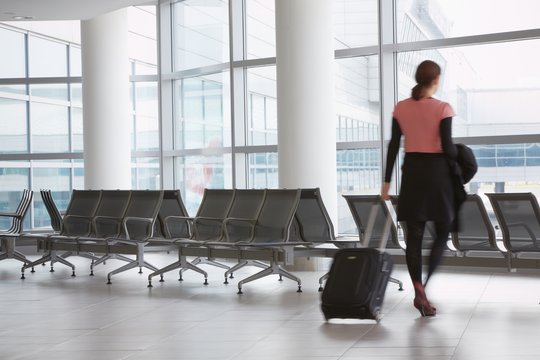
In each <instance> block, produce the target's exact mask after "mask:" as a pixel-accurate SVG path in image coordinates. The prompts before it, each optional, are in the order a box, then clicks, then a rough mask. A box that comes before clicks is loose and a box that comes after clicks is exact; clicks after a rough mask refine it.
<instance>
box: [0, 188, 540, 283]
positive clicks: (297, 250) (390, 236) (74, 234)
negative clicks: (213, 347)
mask: <svg viewBox="0 0 540 360" xmlns="http://www.w3.org/2000/svg"><path fill="white" fill-rule="evenodd" d="M27 197H28V196H27ZM344 197H345V199H346V201H347V203H348V205H349V208H350V210H351V214H352V216H353V219H354V220H355V222H356V225H357V228H358V235H356V236H354V237H341V236H336V235H335V234H334V228H333V225H332V223H331V220H330V218H329V216H328V214H327V212H326V209H325V207H324V204H323V202H322V199H321V196H320V191H319V189H317V188H315V189H295V190H294V189H293V190H287V189H263V190H256V189H248V190H245V189H235V190H234V189H206V190H205V192H204V195H203V199H202V201H201V204H200V206H199V209H198V211H197V214H196V215H195V216H193V217H190V216H189V215H188V214H187V211H186V209H185V207H184V205H183V202H182V199H181V197H180V192H179V191H178V190H164V191H153V190H132V191H128V190H73V192H72V196H71V200H70V203H69V205H68V207H67V209H66V211H65V213H64V214H63V216H62V215H59V212H58V211H56V212H54V211H49V213H50V214H55V215H54V216H55V217H57V218H58V217H59V216H61V219H56V220H55V222H54V224H55V226H54V228H55V232H53V233H47V234H35V233H24V232H20V231H19V232H18V231H12V232H9V233H5V234H3V236H2V239H3V240H2V241H3V243H2V244H3V247H4V248H9V249H10V250H9V253H10V255H11V257H13V258H18V260H20V261H22V262H24V266H23V268H22V276H21V277H22V278H23V279H24V278H25V270H26V269H29V268H31V269H32V271H34V267H35V266H36V265H39V264H44V263H46V262H50V264H51V271H54V270H53V266H54V264H55V263H56V262H59V263H62V264H64V265H67V266H69V267H71V268H72V270H73V273H72V275H73V276H75V266H74V265H73V263H71V262H70V261H69V260H68V258H69V257H70V256H75V255H76V256H84V257H87V258H89V259H90V260H91V265H90V274H91V275H92V274H93V268H94V267H95V266H96V265H97V264H99V263H102V262H104V261H106V260H108V259H111V258H115V259H119V260H122V261H124V262H125V264H124V265H123V266H121V267H119V268H117V269H115V270H113V271H111V272H110V273H108V274H107V283H109V284H110V283H111V277H112V276H113V275H115V274H118V273H120V272H123V271H126V270H129V269H133V268H139V272H141V270H142V268H143V267H145V268H148V269H150V270H151V271H152V273H151V274H150V275H149V276H148V287H152V286H153V285H152V279H153V278H154V277H155V276H158V275H159V276H160V281H163V275H164V274H165V273H167V272H169V271H172V270H178V271H179V274H180V279H182V276H183V272H185V271H187V270H192V271H195V272H197V273H199V274H201V275H203V276H204V284H208V281H207V277H208V274H207V272H206V271H205V270H204V269H203V268H201V267H200V265H202V264H209V265H214V266H218V267H221V268H223V269H224V270H225V271H224V279H225V283H228V279H229V278H232V277H233V274H234V272H236V271H237V270H238V269H240V268H242V267H245V266H256V267H259V268H261V270H260V271H259V272H257V273H255V274H253V275H251V276H249V277H247V278H245V279H242V280H240V281H239V282H238V293H242V287H243V285H244V284H246V283H248V282H251V281H254V280H257V279H259V278H262V277H265V276H267V275H271V274H277V275H279V277H280V279H281V278H282V277H286V278H289V279H291V280H293V281H296V283H297V284H298V291H301V279H300V278H299V277H298V276H296V275H294V274H292V273H291V272H289V271H287V270H286V269H285V267H284V265H292V264H294V261H295V259H296V258H298V257H309V258H312V257H327V258H330V257H332V256H333V255H334V254H335V252H336V251H337V250H339V249H341V248H344V247H378V248H385V249H387V251H389V252H397V253H399V252H401V254H402V253H403V249H404V248H405V247H406V244H405V241H404V239H405V237H404V236H403V234H404V233H405V232H406V229H405V228H404V227H402V226H401V225H400V224H399V223H397V222H396V221H395V216H394V208H395V206H396V204H397V201H398V199H397V198H394V199H393V201H392V202H385V201H382V200H381V199H380V197H379V196H377V195H345V196H344ZM487 197H488V199H489V201H490V203H491V205H492V207H493V212H494V214H495V216H496V223H497V224H498V225H497V226H498V227H497V228H496V227H494V225H493V223H494V222H493V221H492V220H493V219H490V217H489V215H488V212H487V210H486V208H485V206H484V202H483V201H482V199H481V198H480V197H479V196H478V195H469V196H468V198H467V201H466V202H465V204H464V205H463V207H462V209H461V221H460V223H461V227H460V231H459V232H457V233H454V234H452V238H451V239H450V240H449V249H450V250H449V251H450V252H451V253H453V254H454V255H460V256H479V255H480V254H481V255H482V256H483V255H486V256H499V257H506V258H507V259H508V264H509V267H510V266H511V259H512V258H515V257H521V256H526V255H527V254H530V253H538V252H540V246H539V244H538V241H537V239H539V236H540V213H539V210H538V203H537V200H536V198H535V197H534V195H533V194H531V193H509V194H487ZM42 198H43V199H44V203H45V205H46V207H47V209H48V210H49V206H52V207H54V201H53V200H52V196H50V192H49V193H47V192H46V191H45V192H43V191H42ZM45 199H47V200H45ZM51 203H52V204H51ZM0 215H1V214H0ZM23 217H24V216H23ZM52 217H53V215H51V223H53V219H52ZM497 230H498V232H500V234H501V239H500V241H499V239H498V238H497V237H496V231H497ZM430 235H431V227H430V226H428V227H427V228H426V239H427V241H426V247H429V239H430ZM24 238H31V239H36V240H37V242H38V248H39V249H41V250H42V251H43V252H44V255H43V256H42V257H41V258H39V259H37V260H35V261H29V260H28V259H26V258H25V257H24V255H22V254H20V253H19V252H17V251H16V250H15V241H16V240H17V239H24ZM8 239H9V241H10V243H9V247H8V246H7V245H6V244H4V242H5V241H8ZM149 251H177V253H178V261H175V262H174V263H172V264H169V265H168V266H166V267H164V268H161V269H158V268H157V267H155V266H154V265H152V264H150V263H148V262H147V261H146V260H145V258H144V255H145V253H146V252H149ZM6 257H7V255H6ZM188 257H189V258H190V259H192V258H194V260H193V259H192V260H188ZM216 259H227V260H234V261H235V262H236V264H235V265H234V266H232V267H229V266H228V265H226V264H224V263H222V262H220V261H217V260H216ZM325 278H326V276H323V277H321V279H320V280H319V284H320V289H321V288H322V283H323V281H324V279H325ZM392 280H393V281H394V282H396V283H398V284H399V286H400V289H401V288H402V284H401V282H400V281H399V280H397V279H392Z"/></svg>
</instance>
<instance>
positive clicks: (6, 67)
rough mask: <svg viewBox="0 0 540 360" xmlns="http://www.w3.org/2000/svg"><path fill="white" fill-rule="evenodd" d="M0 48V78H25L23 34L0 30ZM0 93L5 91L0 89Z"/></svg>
mask: <svg viewBox="0 0 540 360" xmlns="http://www.w3.org/2000/svg"><path fill="white" fill-rule="evenodd" d="M0 48H1V49H2V51H1V53H2V54H3V56H0V78H19V77H25V76H26V70H25V63H26V61H25V41H24V34H23V33H19V32H15V31H11V30H7V29H2V28H0ZM8 54H9V55H8ZM0 91H5V90H3V89H2V88H1V87H0Z"/></svg>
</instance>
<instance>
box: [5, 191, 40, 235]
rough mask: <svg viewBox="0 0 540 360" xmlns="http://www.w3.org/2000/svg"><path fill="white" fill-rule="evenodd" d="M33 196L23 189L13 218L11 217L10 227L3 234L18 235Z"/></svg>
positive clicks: (30, 192)
mask: <svg viewBox="0 0 540 360" xmlns="http://www.w3.org/2000/svg"><path fill="white" fill-rule="evenodd" d="M33 196H34V192H33V191H31V190H28V189H24V190H23V192H22V194H21V200H20V201H19V204H18V205H17V209H16V210H15V212H14V214H15V216H12V217H11V226H10V227H9V229H7V230H5V231H4V232H5V233H9V234H20V233H21V231H22V229H23V222H24V218H25V216H26V214H27V213H28V209H29V208H30V205H31V204H32V198H33Z"/></svg>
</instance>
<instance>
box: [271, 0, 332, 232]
mask: <svg viewBox="0 0 540 360" xmlns="http://www.w3.org/2000/svg"><path fill="white" fill-rule="evenodd" d="M332 3H333V1H332V0H317V1H313V0H294V1H291V0H276V57H277V58H276V65H277V70H276V71H277V107H278V156H279V185H280V187H283V188H308V187H319V188H321V193H322V196H323V200H324V203H325V205H326V207H327V210H328V212H329V214H330V216H331V217H332V221H333V222H334V224H335V225H337V176H336V116H335V110H334V66H335V65H334V38H333V25H334V24H333V19H332V14H333V8H332Z"/></svg>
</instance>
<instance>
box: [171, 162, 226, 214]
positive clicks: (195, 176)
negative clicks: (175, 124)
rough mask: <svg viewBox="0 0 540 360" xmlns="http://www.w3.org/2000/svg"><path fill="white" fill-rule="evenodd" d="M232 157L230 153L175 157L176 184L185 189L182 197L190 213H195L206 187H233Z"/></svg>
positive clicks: (178, 187) (177, 186)
mask: <svg viewBox="0 0 540 360" xmlns="http://www.w3.org/2000/svg"><path fill="white" fill-rule="evenodd" d="M231 159H232V157H231V155H230V154H220V155H214V156H185V157H177V158H176V159H175V184H176V188H177V189H183V191H184V193H183V194H182V199H183V200H184V202H185V205H186V208H187V210H188V212H189V213H190V214H195V213H196V212H197V208H198V206H199V204H200V202H201V199H202V195H203V193H204V189H206V188H209V189H227V188H231V187H232V160H231Z"/></svg>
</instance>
